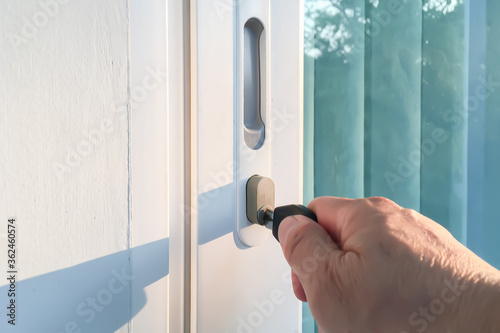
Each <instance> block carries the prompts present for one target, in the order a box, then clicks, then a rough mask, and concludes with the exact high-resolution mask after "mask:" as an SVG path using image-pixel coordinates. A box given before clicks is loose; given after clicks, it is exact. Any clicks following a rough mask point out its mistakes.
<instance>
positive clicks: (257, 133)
mask: <svg viewBox="0 0 500 333" xmlns="http://www.w3.org/2000/svg"><path fill="white" fill-rule="evenodd" d="M263 38H265V36H264V26H263V25H262V23H261V22H260V21H259V20H258V19H256V18H251V19H249V20H248V21H247V22H246V23H245V27H244V53H243V63H244V71H243V85H244V95H243V101H244V103H243V113H244V122H243V123H244V140H245V144H246V145H247V146H248V148H250V149H253V150H257V149H259V148H260V147H262V145H263V144H264V139H265V125H264V123H263V121H262V109H263V105H262V104H263V100H264V99H263V98H262V94H263V92H264V91H265V90H264V89H263V88H264V87H263V86H264V84H263V82H265V80H263V76H264V73H265V72H264V68H265V67H264V66H265V64H263V62H264V61H265V59H266V58H265V56H264V54H262V52H265V43H264V42H262V39H263ZM263 49H264V50H263Z"/></svg>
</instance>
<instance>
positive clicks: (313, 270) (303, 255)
mask: <svg viewBox="0 0 500 333" xmlns="http://www.w3.org/2000/svg"><path fill="white" fill-rule="evenodd" d="M278 237H279V239H280V244H281V248H282V250H283V254H284V255H285V259H286V260H287V261H288V264H289V265H290V266H291V268H292V270H293V272H294V273H295V274H296V276H297V278H298V279H299V281H300V284H301V285H302V287H303V289H304V292H305V295H306V297H307V296H309V294H310V293H314V290H316V289H317V288H318V287H319V286H318V281H322V280H323V281H325V280H327V279H329V277H328V276H321V275H320V274H324V275H326V274H327V272H328V271H329V270H328V269H327V267H326V266H328V265H330V264H332V263H333V264H335V263H337V262H339V259H340V257H341V255H342V253H343V252H342V251H341V250H340V249H339V247H338V246H337V244H335V242H334V241H333V240H332V238H331V237H330V235H329V234H328V233H327V232H326V231H325V229H323V227H321V226H320V225H319V224H318V223H316V222H314V221H313V220H311V219H309V218H307V217H305V216H302V215H296V216H290V217H287V218H286V219H284V220H283V221H282V222H281V224H280V226H279V230H278ZM325 282H326V281H325ZM294 289H296V288H294Z"/></svg>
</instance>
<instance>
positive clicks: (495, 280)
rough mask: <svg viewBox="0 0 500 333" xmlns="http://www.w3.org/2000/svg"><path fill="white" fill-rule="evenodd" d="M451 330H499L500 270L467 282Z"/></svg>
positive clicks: (492, 332) (465, 332) (462, 332)
mask: <svg viewBox="0 0 500 333" xmlns="http://www.w3.org/2000/svg"><path fill="white" fill-rule="evenodd" d="M452 327H454V329H455V330H454V331H453V332H458V333H470V332H481V333H495V332H500V272H499V271H496V272H492V274H488V276H487V277H481V278H477V279H475V280H473V281H470V282H469V283H468V284H467V289H465V290H464V293H463V295H462V297H460V301H459V307H458V310H457V312H456V317H455V318H454V323H453V324H452Z"/></svg>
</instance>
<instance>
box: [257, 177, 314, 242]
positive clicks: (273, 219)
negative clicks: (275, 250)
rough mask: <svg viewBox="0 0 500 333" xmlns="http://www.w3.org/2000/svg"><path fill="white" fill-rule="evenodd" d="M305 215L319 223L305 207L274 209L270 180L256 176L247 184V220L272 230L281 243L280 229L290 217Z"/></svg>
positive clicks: (294, 206)
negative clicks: (282, 223)
mask: <svg viewBox="0 0 500 333" xmlns="http://www.w3.org/2000/svg"><path fill="white" fill-rule="evenodd" d="M293 215H304V216H306V217H308V218H310V219H311V220H313V221H315V222H318V218H317V217H316V214H314V212H313V211H311V210H310V209H308V208H307V207H305V206H303V205H286V206H280V207H276V208H274V182H273V181H272V180H271V179H270V178H266V177H261V176H259V175H255V176H252V177H250V179H249V180H248V182H247V218H248V219H249V220H250V222H252V223H255V224H260V225H262V226H266V227H267V228H269V229H272V231H273V236H274V238H276V240H277V241H278V242H279V238H278V229H279V226H280V224H281V222H282V221H283V220H284V219H285V218H286V217H288V216H293Z"/></svg>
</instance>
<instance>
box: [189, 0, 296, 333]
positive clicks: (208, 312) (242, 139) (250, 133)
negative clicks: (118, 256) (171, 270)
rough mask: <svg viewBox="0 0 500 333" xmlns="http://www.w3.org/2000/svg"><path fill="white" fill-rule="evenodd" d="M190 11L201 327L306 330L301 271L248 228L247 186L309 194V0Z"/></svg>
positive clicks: (286, 199) (196, 298) (245, 2)
mask: <svg viewBox="0 0 500 333" xmlns="http://www.w3.org/2000/svg"><path fill="white" fill-rule="evenodd" d="M190 13H191V17H190V19H191V24H190V34H189V37H190V46H191V48H190V49H191V50H190V51H191V52H190V55H191V58H190V59H191V76H190V87H191V91H190V92H191V98H190V103H191V119H190V131H191V135H190V145H189V149H190V157H191V159H190V163H191V167H190V171H191V174H190V175H189V176H188V177H189V180H190V184H191V186H190V188H189V190H190V191H191V196H190V197H191V203H190V205H189V206H188V207H189V208H188V214H187V218H188V223H189V224H188V225H189V226H190V228H189V229H190V231H189V232H190V235H191V237H190V242H191V246H190V251H191V253H190V258H191V264H190V267H191V270H190V272H189V274H190V277H189V280H190V281H191V293H190V295H191V296H190V302H191V305H190V311H191V313H190V318H191V321H190V325H191V331H192V332H245V333H247V332H299V331H301V328H300V327H301V313H300V311H301V310H300V309H301V306H300V303H299V302H298V301H297V300H296V298H295V296H294V295H293V292H292V288H291V280H290V268H289V267H288V265H287V264H286V262H285V260H284V258H283V255H282V252H281V248H280V246H279V244H278V242H277V241H276V240H275V239H274V238H273V237H272V235H271V232H270V231H269V230H267V229H266V228H264V227H262V226H257V225H251V224H250V223H249V221H248V219H247V217H246V212H245V207H246V206H245V205H246V194H245V186H246V182H247V180H248V179H249V177H251V176H252V175H254V174H259V175H262V176H266V177H270V178H272V179H273V181H274V182H275V185H276V193H275V198H276V205H283V204H289V203H300V202H301V200H302V124H303V122H302V95H303V94H302V81H303V80H302V63H303V56H302V52H303V51H302V50H303V49H302V38H301V36H302V2H301V1H287V0H273V1H270V0H240V1H234V2H233V1H230V0H221V1H203V0H200V1H191V9H190ZM256 110H257V111H256ZM259 110H260V117H259Z"/></svg>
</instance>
